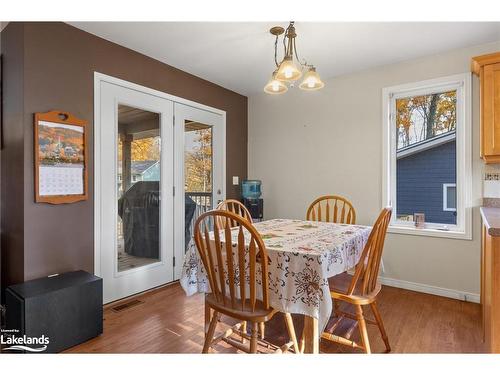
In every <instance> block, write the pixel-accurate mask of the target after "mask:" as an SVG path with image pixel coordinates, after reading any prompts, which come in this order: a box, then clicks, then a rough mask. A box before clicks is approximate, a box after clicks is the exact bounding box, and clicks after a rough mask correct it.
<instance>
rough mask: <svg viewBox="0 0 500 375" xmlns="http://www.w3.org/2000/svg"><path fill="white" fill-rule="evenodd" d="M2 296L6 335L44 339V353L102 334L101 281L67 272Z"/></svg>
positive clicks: (22, 285) (13, 289)
mask: <svg viewBox="0 0 500 375" xmlns="http://www.w3.org/2000/svg"><path fill="white" fill-rule="evenodd" d="M5 293H6V295H5V296H6V308H7V316H6V323H7V324H6V329H7V332H11V333H14V334H13V335H14V336H17V337H23V336H26V338H40V337H42V336H45V337H48V344H47V349H46V350H44V351H43V352H44V353H58V352H61V351H63V350H65V349H68V348H70V347H72V346H75V345H78V344H80V343H82V342H84V341H87V340H89V339H91V338H93V337H96V336H98V335H100V334H101V333H102V319H103V308H102V279H101V278H99V277H97V276H94V275H91V274H89V273H87V272H84V271H75V272H69V273H64V274H60V275H56V276H52V277H45V278H42V279H36V280H32V281H27V282H25V283H22V284H17V285H12V286H10V287H8V288H7V289H6V292H5ZM25 346H30V347H35V348H40V347H43V345H36V344H35V345H25Z"/></svg>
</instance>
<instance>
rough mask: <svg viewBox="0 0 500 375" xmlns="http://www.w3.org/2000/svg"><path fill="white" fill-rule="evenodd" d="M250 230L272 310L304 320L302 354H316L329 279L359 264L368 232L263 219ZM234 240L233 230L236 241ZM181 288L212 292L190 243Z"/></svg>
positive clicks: (355, 227) (363, 228)
mask: <svg viewBox="0 0 500 375" xmlns="http://www.w3.org/2000/svg"><path fill="white" fill-rule="evenodd" d="M254 226H255V228H256V229H257V231H258V232H259V234H260V235H261V236H262V239H263V240H264V243H265V245H266V249H267V252H268V257H269V266H268V272H269V303H270V305H271V306H272V307H273V308H274V309H276V310H278V311H281V312H287V313H294V314H302V315H304V319H305V320H304V331H303V336H302V338H303V340H304V352H305V353H318V352H319V340H320V336H321V332H322V331H323V330H324V328H325V327H326V325H327V323H328V320H329V318H330V315H331V313H332V300H331V297H330V293H329V286H328V279H329V278H331V277H333V276H335V275H338V274H340V273H342V272H345V271H347V270H349V269H352V268H353V267H354V266H355V265H356V264H357V262H358V261H359V258H360V256H361V253H362V251H363V248H364V246H365V244H366V242H367V240H368V236H369V234H370V231H371V227H368V226H363V225H348V224H335V223H324V222H315V221H303V220H292V219H273V220H266V221H262V222H259V223H255V224H254ZM236 236H237V229H236V230H234V231H233V241H234V242H235V240H236ZM223 237H224V236H221V238H223ZM180 283H181V286H182V288H183V289H184V291H185V292H186V294H187V295H192V294H195V293H210V286H209V282H208V278H207V275H206V273H205V270H204V267H203V264H202V262H201V259H200V257H199V256H198V252H197V250H196V246H195V245H194V242H193V241H191V243H190V244H189V246H188V250H187V252H186V254H185V258H184V262H183V269H182V276H181V279H180Z"/></svg>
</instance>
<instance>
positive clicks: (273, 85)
mask: <svg viewBox="0 0 500 375" xmlns="http://www.w3.org/2000/svg"><path fill="white" fill-rule="evenodd" d="M264 91H265V92H267V93H268V94H273V95H276V94H284V93H285V92H287V91H288V87H287V86H286V85H285V84H284V83H283V82H281V81H279V80H277V79H276V71H274V73H273V75H272V77H271V79H270V80H269V82H267V84H266V85H265V86H264Z"/></svg>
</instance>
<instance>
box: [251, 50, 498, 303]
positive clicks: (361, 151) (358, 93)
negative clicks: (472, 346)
mask: <svg viewBox="0 0 500 375" xmlns="http://www.w3.org/2000/svg"><path fill="white" fill-rule="evenodd" d="M499 50H500V42H496V43H490V44H486V45H480V46H474V47H468V48H464V49H460V50H454V51H450V52H446V53H442V54H439V55H435V56H429V57H425V58H420V59H417V60H412V61H406V62H401V63H397V64H393V65H387V66H382V67H377V68H373V69H370V70H367V71H362V72H358V73H354V74H349V75H345V76H340V77H337V78H334V79H331V80H327V81H326V82H325V83H326V87H325V88H324V89H323V90H320V91H318V92H303V91H301V90H298V89H292V90H289V91H288V93H286V94H285V95H280V96H271V95H266V94H264V93H262V94H258V95H255V96H251V97H250V98H249V124H248V126H249V139H248V142H249V148H248V150H249V158H248V160H249V165H248V168H249V170H248V175H249V178H257V179H261V180H262V181H263V198H264V207H265V217H266V218H267V219H270V218H277V217H285V218H305V212H306V209H307V207H308V204H309V203H310V202H311V201H312V200H313V199H314V198H315V197H317V196H319V195H323V194H340V195H344V196H346V197H348V198H349V199H350V200H351V201H352V202H353V204H354V206H355V208H356V211H357V215H358V219H357V222H358V223H359V224H372V223H373V221H374V220H375V218H376V216H377V215H378V212H379V210H380V209H381V206H382V193H381V188H382V88H383V87H387V86H393V85H398V84H403V83H409V82H415V81H421V80H425V79H431V78H436V77H441V76H446V75H451V74H457V73H464V72H469V71H470V60H471V57H473V56H476V55H481V54H485V53H490V52H495V51H499ZM332 64H335V61H332ZM318 71H319V72H320V73H321V67H318ZM478 105H479V91H478V79H477V78H476V77H474V78H473V114H472V115H473V124H472V126H473V195H472V196H473V205H474V207H475V208H474V210H473V211H474V217H473V240H472V241H468V240H452V239H444V238H433V237H421V236H411V235H402V234H389V235H388V238H387V242H386V246H385V250H384V263H385V272H384V274H383V275H382V276H383V277H385V278H388V279H389V280H388V282H390V281H391V280H390V279H395V280H396V283H397V284H400V285H401V284H402V285H403V286H406V287H409V288H414V289H415V288H416V289H419V288H420V287H421V285H419V284H424V285H427V286H431V287H433V288H431V289H433V290H432V292H434V293H437V294H443V295H449V296H454V297H456V298H464V295H465V297H467V298H472V299H474V300H475V299H477V294H478V293H479V287H480V281H479V261H480V223H481V221H480V217H479V210H478V208H477V207H478V206H479V205H480V204H481V191H482V175H483V170H484V165H483V162H482V161H481V159H480V158H479V112H478ZM414 283H417V285H415V284H414ZM442 288H444V289H442Z"/></svg>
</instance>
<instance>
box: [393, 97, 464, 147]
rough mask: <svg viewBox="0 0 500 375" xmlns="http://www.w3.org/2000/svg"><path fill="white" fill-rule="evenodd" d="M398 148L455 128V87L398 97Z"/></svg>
mask: <svg viewBox="0 0 500 375" xmlns="http://www.w3.org/2000/svg"><path fill="white" fill-rule="evenodd" d="M395 115H396V128H397V141H398V146H397V148H398V149H400V148H403V147H407V146H409V145H411V144H413V143H417V142H421V141H423V140H426V139H429V138H432V137H435V136H436V135H439V134H443V133H446V132H449V131H453V130H455V126H456V91H449V92H444V93H437V94H431V95H421V96H412V97H407V98H401V99H397V100H396V113H395Z"/></svg>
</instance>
